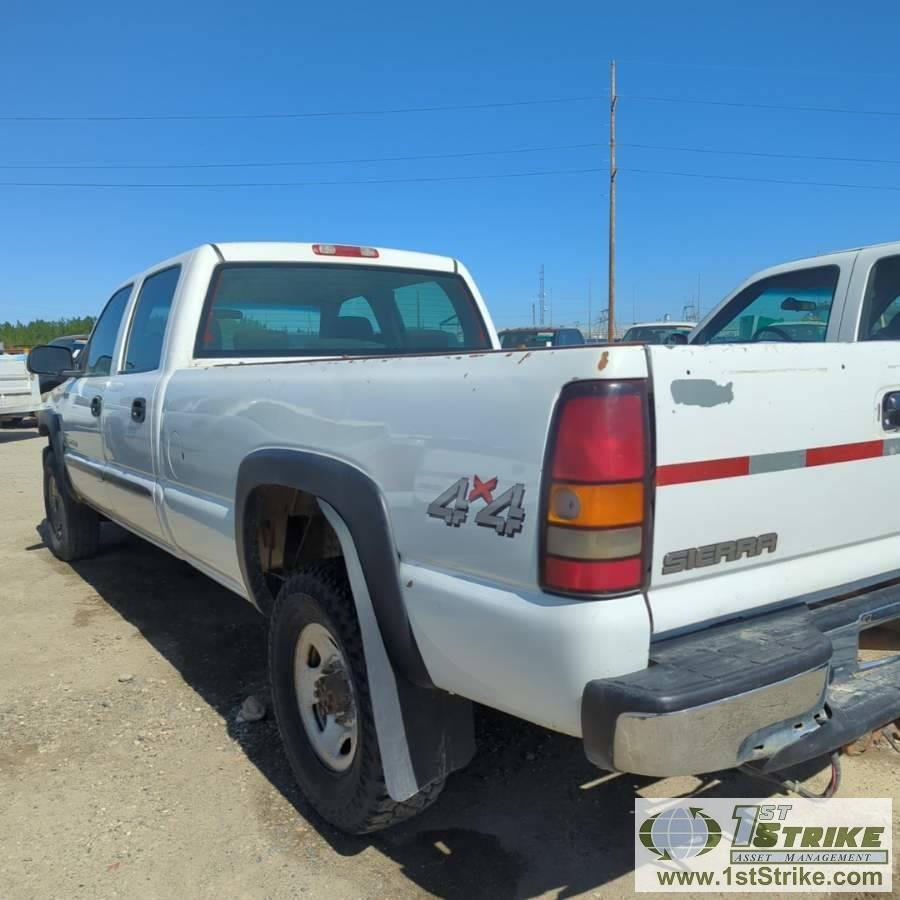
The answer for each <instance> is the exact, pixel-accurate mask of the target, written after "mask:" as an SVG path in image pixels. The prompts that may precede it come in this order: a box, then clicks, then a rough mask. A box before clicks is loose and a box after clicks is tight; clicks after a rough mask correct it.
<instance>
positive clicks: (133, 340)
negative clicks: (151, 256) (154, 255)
mask: <svg viewBox="0 0 900 900" xmlns="http://www.w3.org/2000/svg"><path fill="white" fill-rule="evenodd" d="M180 274H181V266H173V267H172V268H171V269H163V270H162V271H161V272H156V273H155V274H153V275H150V276H149V277H148V278H145V279H144V283H143V284H142V285H141V292H140V294H139V295H138V299H137V303H136V304H135V307H134V315H133V316H132V319H131V330H130V331H129V334H128V347H127V349H126V351H125V365H124V367H123V369H122V371H123V372H126V373H127V372H152V371H153V370H154V369H158V368H159V363H160V360H161V359H162V346H163V338H165V336H166V325H167V324H168V321H169V313H170V312H171V309H172V298H173V297H174V296H175V288H176V287H177V285H178V276H179V275H180Z"/></svg>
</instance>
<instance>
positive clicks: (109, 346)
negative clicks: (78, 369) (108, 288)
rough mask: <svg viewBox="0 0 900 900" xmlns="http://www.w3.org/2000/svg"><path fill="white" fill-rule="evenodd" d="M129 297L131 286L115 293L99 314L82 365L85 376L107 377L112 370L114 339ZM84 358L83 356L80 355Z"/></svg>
mask: <svg viewBox="0 0 900 900" xmlns="http://www.w3.org/2000/svg"><path fill="white" fill-rule="evenodd" d="M129 296H131V285H128V287H123V288H122V289H121V290H119V291H116V293H115V294H113V295H112V297H110V299H109V303H107V304H106V308H105V309H104V310H103V312H102V313H100V318H99V319H97V324H96V325H95V326H94V330H93V332H92V333H91V338H90V341H89V343H88V351H87V359H86V362H85V365H84V374H85V375H109V373H110V370H111V369H112V358H113V352H114V351H115V349H116V338H117V337H118V334H119V326H120V325H121V324H122V316H123V315H124V314H125V306H126V304H127V303H128V298H129ZM81 355H82V356H84V354H83V353H82V354H81Z"/></svg>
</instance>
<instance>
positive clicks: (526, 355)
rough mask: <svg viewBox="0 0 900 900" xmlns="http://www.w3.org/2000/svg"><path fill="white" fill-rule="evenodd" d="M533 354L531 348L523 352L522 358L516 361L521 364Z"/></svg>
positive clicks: (518, 364)
mask: <svg viewBox="0 0 900 900" xmlns="http://www.w3.org/2000/svg"><path fill="white" fill-rule="evenodd" d="M529 356H531V351H530V350H529V351H528V352H527V353H523V354H522V358H521V359H520V360H519V361H518V362H517V363H516V365H517V366H521V365H522V363H523V362H525V360H526V359H528V357H529Z"/></svg>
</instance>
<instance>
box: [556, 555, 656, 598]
mask: <svg viewBox="0 0 900 900" xmlns="http://www.w3.org/2000/svg"><path fill="white" fill-rule="evenodd" d="M641 575H642V571H641V558H640V557H639V556H635V557H633V558H631V559H617V560H614V561H611V562H585V561H584V560H580V559H560V558H559V557H556V556H549V557H547V568H546V569H545V576H546V580H547V584H548V586H550V585H556V586H559V587H562V588H565V590H567V591H578V592H585V593H591V594H603V593H621V592H622V591H627V590H628V589H629V588H634V587H640V584H641Z"/></svg>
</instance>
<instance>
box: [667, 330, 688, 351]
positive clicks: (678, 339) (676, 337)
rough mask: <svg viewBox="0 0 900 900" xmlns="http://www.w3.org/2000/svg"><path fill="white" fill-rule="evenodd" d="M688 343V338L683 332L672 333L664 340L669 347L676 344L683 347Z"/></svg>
mask: <svg viewBox="0 0 900 900" xmlns="http://www.w3.org/2000/svg"><path fill="white" fill-rule="evenodd" d="M687 342H688V336H687V335H686V334H685V333H684V332H683V331H674V332H672V334H670V335H669V336H668V337H667V338H666V343H667V344H668V345H669V346H670V347H671V346H674V345H676V344H678V345H683V344H686V343H687Z"/></svg>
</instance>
